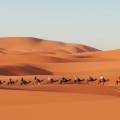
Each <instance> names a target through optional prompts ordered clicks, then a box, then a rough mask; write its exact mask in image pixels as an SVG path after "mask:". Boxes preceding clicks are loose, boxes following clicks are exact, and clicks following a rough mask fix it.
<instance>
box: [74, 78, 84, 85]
mask: <svg viewBox="0 0 120 120" xmlns="http://www.w3.org/2000/svg"><path fill="white" fill-rule="evenodd" d="M83 81H85V79H80V78H79V77H78V78H76V79H75V80H74V83H76V84H80V83H82V82H83Z"/></svg>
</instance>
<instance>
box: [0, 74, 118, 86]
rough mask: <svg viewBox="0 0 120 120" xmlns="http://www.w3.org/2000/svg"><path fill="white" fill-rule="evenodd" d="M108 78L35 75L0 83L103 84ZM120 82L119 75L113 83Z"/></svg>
mask: <svg viewBox="0 0 120 120" xmlns="http://www.w3.org/2000/svg"><path fill="white" fill-rule="evenodd" d="M109 81H110V80H109V79H106V78H105V77H104V76H103V75H101V76H100V77H99V79H97V78H94V77H92V76H88V78H86V79H81V78H80V77H75V78H74V79H71V78H66V77H64V76H63V77H61V78H60V79H53V78H52V77H50V76H48V78H47V81H46V80H43V79H40V78H39V77H37V76H35V77H34V78H33V80H26V79H24V78H23V77H22V78H21V79H20V80H13V79H12V78H10V79H9V80H8V81H3V80H0V85H7V86H11V85H20V86H26V85H41V84H91V83H95V84H98V85H105V84H106V83H108V82H109ZM119 84H120V77H119V78H118V80H116V81H115V85H119Z"/></svg>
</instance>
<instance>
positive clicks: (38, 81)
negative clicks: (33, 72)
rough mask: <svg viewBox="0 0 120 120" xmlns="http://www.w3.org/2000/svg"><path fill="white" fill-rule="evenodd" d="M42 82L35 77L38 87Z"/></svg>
mask: <svg viewBox="0 0 120 120" xmlns="http://www.w3.org/2000/svg"><path fill="white" fill-rule="evenodd" d="M43 81H44V80H40V79H38V78H37V77H35V83H36V84H38V85H40V84H41V83H42V82H43Z"/></svg>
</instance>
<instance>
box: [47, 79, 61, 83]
mask: <svg viewBox="0 0 120 120" xmlns="http://www.w3.org/2000/svg"><path fill="white" fill-rule="evenodd" d="M58 81H59V80H54V79H50V80H49V81H48V83H56V82H58Z"/></svg>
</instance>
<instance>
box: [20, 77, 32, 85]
mask: <svg viewBox="0 0 120 120" xmlns="http://www.w3.org/2000/svg"><path fill="white" fill-rule="evenodd" d="M30 83H31V81H26V80H24V78H23V77H22V78H21V83H20V85H28V84H30Z"/></svg>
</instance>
